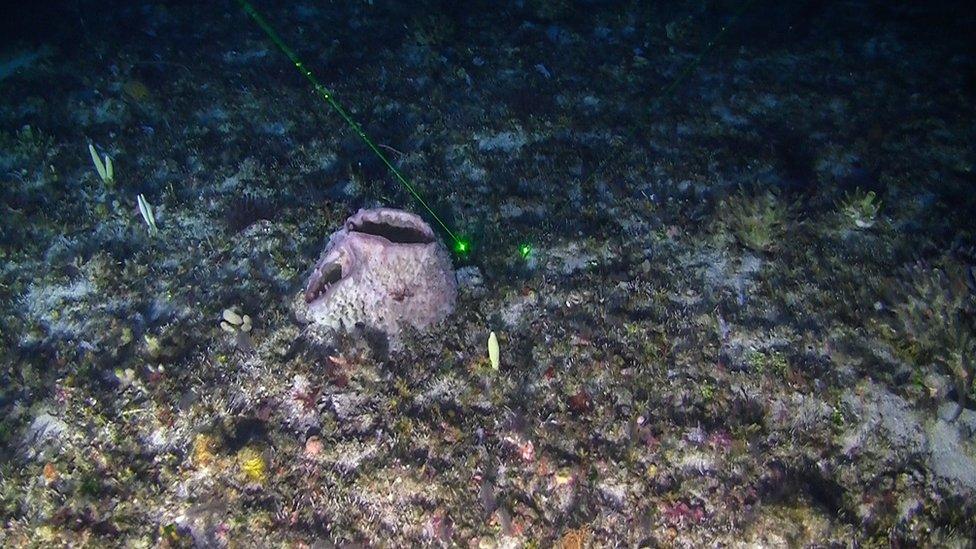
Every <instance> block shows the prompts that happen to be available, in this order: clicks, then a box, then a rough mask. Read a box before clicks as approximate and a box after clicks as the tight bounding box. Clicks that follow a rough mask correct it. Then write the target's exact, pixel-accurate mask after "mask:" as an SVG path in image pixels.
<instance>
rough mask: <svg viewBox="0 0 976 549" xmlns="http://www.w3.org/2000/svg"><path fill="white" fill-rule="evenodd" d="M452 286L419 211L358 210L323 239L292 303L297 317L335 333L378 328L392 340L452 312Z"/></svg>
mask: <svg viewBox="0 0 976 549" xmlns="http://www.w3.org/2000/svg"><path fill="white" fill-rule="evenodd" d="M456 299H457V283H456V280H455V277H454V270H453V268H452V266H451V259H450V256H449V255H448V252H447V249H446V248H445V247H444V244H443V243H442V242H441V241H440V239H438V238H437V235H436V234H435V233H434V231H433V230H432V229H431V228H430V226H429V225H427V223H425V222H424V220H423V219H421V218H420V217H419V216H417V215H415V214H412V213H409V212H405V211H402V210H395V209H391V208H377V209H370V210H359V212H357V213H356V214H355V215H353V216H352V217H350V218H349V219H348V220H346V223H345V225H344V226H343V227H342V229H340V230H338V231H336V232H335V233H333V234H332V236H330V237H329V242H328V244H327V245H326V247H325V250H324V251H323V252H322V256H321V258H320V259H319V260H318V263H316V264H315V269H314V270H313V271H312V274H311V275H310V276H309V278H308V281H307V283H306V285H305V291H304V294H303V296H302V298H301V299H299V300H298V303H297V310H296V312H297V313H298V316H299V318H300V319H304V320H306V321H308V322H314V323H317V324H321V325H325V326H328V327H331V328H334V329H337V330H351V329H353V328H354V327H355V326H357V325H360V324H361V325H363V326H365V327H367V328H371V329H374V330H379V331H382V332H384V333H386V335H387V336H388V337H389V338H390V340H391V341H392V342H393V343H394V344H396V340H397V338H398V336H399V335H400V332H401V330H402V329H403V328H404V327H405V326H408V325H409V326H413V327H415V328H417V329H419V330H423V329H425V328H428V327H430V326H431V325H433V324H435V323H437V322H439V321H441V320H443V319H444V318H445V317H446V316H447V315H449V314H451V312H452V311H453V310H454V303H455V301H456Z"/></svg>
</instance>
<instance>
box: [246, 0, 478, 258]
mask: <svg viewBox="0 0 976 549" xmlns="http://www.w3.org/2000/svg"><path fill="white" fill-rule="evenodd" d="M237 3H238V4H240V5H241V9H243V10H244V13H246V14H248V15H249V16H250V17H251V19H253V20H254V22H255V23H257V25H258V26H259V27H261V30H263V31H264V34H266V35H267V36H268V38H269V39H270V40H271V41H272V42H273V43H274V45H275V46H277V47H278V49H279V50H281V52H282V53H284V54H285V55H286V56H287V57H288V59H289V60H290V61H291V62H292V64H294V65H295V68H296V69H298V72H300V73H302V76H304V77H305V78H306V79H307V80H308V81H309V82H311V83H312V87H313V88H314V89H315V93H317V94H318V95H319V97H321V98H322V99H325V101H326V102H327V103H328V104H329V105H330V106H331V107H332V109H333V110H335V111H336V112H337V113H339V116H341V117H342V119H343V120H345V122H346V124H347V125H348V126H349V128H350V129H352V131H354V132H355V133H356V135H358V136H359V138H360V139H362V140H363V142H364V143H366V145H367V146H368V147H369V148H370V150H372V151H373V154H375V155H376V157H377V158H379V159H380V161H382V162H383V164H385V165H386V167H387V168H388V169H389V170H390V173H392V174H393V177H395V178H396V180H397V181H399V182H400V184H401V185H403V187H404V188H405V189H407V191H409V192H410V194H411V195H413V197H414V198H416V199H417V202H419V203H420V205H421V206H423V207H424V209H425V210H427V213H429V214H430V216H431V217H433V218H434V220H435V221H437V223H438V224H439V225H440V226H441V227H442V228H443V229H444V231H445V232H447V234H448V235H449V236H450V237H451V238H452V239H453V240H454V250H455V251H457V252H458V253H465V252H467V251H468V250H469V249H470V244H469V243H468V242H466V241H465V240H462V239H461V238H458V237H457V235H455V234H454V232H453V231H452V230H451V229H449V228H448V227H447V224H446V223H444V221H443V220H441V218H440V216H439V215H437V214H436V213H434V210H433V209H432V208H431V207H430V206H428V205H427V201H426V200H424V199H423V197H422V196H420V193H419V192H417V189H416V188H414V186H413V185H411V184H410V182H409V181H407V178H406V177H404V176H403V174H402V173H400V170H398V169H396V167H395V166H393V164H392V163H391V162H390V161H389V160H388V159H387V158H386V155H385V154H383V152H382V151H380V149H379V147H377V146H376V144H375V143H373V140H372V139H370V138H369V136H368V135H366V132H365V131H363V128H362V127H361V126H360V125H359V124H357V123H356V121H355V120H353V119H352V117H351V116H349V113H347V112H346V110H345V109H343V108H342V105H340V104H339V102H338V101H336V100H335V97H334V96H333V95H332V92H330V91H329V90H328V88H326V87H325V86H323V85H322V84H321V83H320V82H319V80H318V78H316V77H315V75H314V74H312V71H310V70H309V69H308V68H307V67H306V66H305V63H303V62H302V60H301V58H299V57H298V54H296V53H295V52H294V50H292V49H291V48H290V47H288V44H286V43H285V41H284V40H283V39H282V38H281V36H280V35H279V34H278V33H277V32H276V31H275V30H274V28H272V27H271V25H270V24H269V23H268V21H267V20H266V19H265V18H264V17H263V16H262V15H261V14H260V13H258V11H257V10H256V9H255V8H254V6H253V5H251V3H250V2H248V1H247V0H237Z"/></svg>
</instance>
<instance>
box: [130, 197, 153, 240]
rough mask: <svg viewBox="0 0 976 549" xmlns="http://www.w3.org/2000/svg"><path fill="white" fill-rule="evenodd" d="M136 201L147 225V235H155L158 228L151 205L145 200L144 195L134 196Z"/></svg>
mask: <svg viewBox="0 0 976 549" xmlns="http://www.w3.org/2000/svg"><path fill="white" fill-rule="evenodd" d="M136 202H137V203H138V204H139V213H140V214H142V220H143V221H145V222H146V226H147V227H149V236H156V235H157V234H159V228H158V227H157V226H156V216H155V215H153V211H152V206H150V205H149V202H146V197H145V196H142V195H141V194H140V195H139V196H138V197H136Z"/></svg>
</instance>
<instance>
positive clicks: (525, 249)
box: [518, 244, 532, 259]
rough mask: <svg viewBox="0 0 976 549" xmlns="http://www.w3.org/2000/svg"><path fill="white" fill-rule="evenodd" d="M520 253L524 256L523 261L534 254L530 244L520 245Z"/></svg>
mask: <svg viewBox="0 0 976 549" xmlns="http://www.w3.org/2000/svg"><path fill="white" fill-rule="evenodd" d="M518 252H519V255H521V256H522V259H528V258H529V254H530V253H532V246H530V245H528V244H519V247H518Z"/></svg>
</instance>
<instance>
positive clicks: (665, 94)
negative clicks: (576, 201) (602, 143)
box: [581, 0, 756, 187]
mask: <svg viewBox="0 0 976 549" xmlns="http://www.w3.org/2000/svg"><path fill="white" fill-rule="evenodd" d="M755 1H756V0H746V1H745V2H742V3H741V4H739V9H737V10H735V11H734V12H733V13H732V17H730V18H729V22H728V23H726V24H725V25H723V26H722V27H721V28H720V29H719V31H718V32H717V33H715V36H713V37H712V39H711V40H709V41H708V42H707V43H706V44H705V47H704V48H702V50H701V51H700V52H698V55H697V56H695V58H694V59H692V60H691V61H689V62H688V63H687V64H685V66H684V67H683V68H682V69H681V72H679V73H678V76H675V77H674V80H672V81H671V83H670V84H668V85H667V86H665V87H664V88H662V89H661V92H660V93H659V94H658V95H657V97H656V98H654V99H653V106H654V107H656V106H658V105H660V104H661V103H662V102H663V101H664V100H665V99H668V98H669V96H670V95H671V93H672V92H673V91H674V90H675V89H676V88H677V87H678V85H679V84H681V82H683V81H684V80H685V79H686V78H688V77H689V76H690V75H691V74H692V73H693V72H694V71H695V69H696V68H698V66H699V65H701V63H702V61H703V60H704V59H705V56H706V55H708V53H709V52H710V51H712V48H714V47H715V46H716V45H718V43H719V42H721V40H722V38H724V37H725V34H726V33H727V32H728V31H729V29H730V28H732V26H733V25H734V24H735V23H736V21H737V20H738V19H739V17H741V16H742V14H743V13H744V12H745V11H746V10H747V9H749V6H751V5H752V4H753V3H754V2H755ZM636 133H637V132H636V130H631V131H630V132H629V134H628V135H626V136H625V138H624V141H625V142H627V143H630V142H632V141H633V139H634V135H635V134H636ZM618 158H620V154H609V155H607V156H606V157H604V159H603V160H602V161H601V162H600V164H598V165H597V167H596V169H594V170H593V171H592V172H590V175H589V177H587V178H586V179H584V180H583V183H582V184H581V187H586V186H587V185H589V184H591V183H593V180H594V179H595V178H596V176H597V175H599V174H600V173H601V172H603V170H604V168H606V166H607V164H609V163H610V161H611V160H615V159H618Z"/></svg>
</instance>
